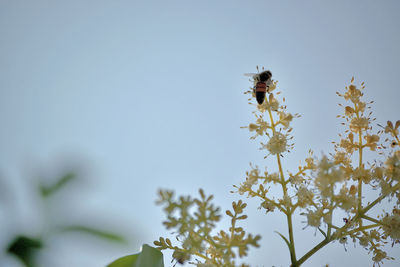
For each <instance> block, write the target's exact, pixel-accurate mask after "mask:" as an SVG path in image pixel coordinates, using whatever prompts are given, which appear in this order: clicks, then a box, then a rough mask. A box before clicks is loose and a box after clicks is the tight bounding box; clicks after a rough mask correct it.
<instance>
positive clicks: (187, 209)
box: [154, 78, 400, 267]
mask: <svg viewBox="0 0 400 267" xmlns="http://www.w3.org/2000/svg"><path fill="white" fill-rule="evenodd" d="M276 88H277V82H276V81H271V82H268V89H267V92H266V97H265V99H264V102H263V103H261V104H257V102H256V101H255V92H254V88H252V89H250V90H249V91H247V92H246V93H247V94H250V95H251V96H252V97H250V99H249V103H250V104H251V105H254V106H255V107H256V110H255V111H254V112H253V114H254V116H255V120H254V121H253V122H251V123H250V124H249V125H248V126H245V127H242V128H247V129H248V130H249V131H250V132H251V134H252V136H251V137H250V138H251V139H256V138H258V139H262V140H261V142H260V143H261V147H260V149H261V150H263V151H266V156H265V158H267V157H268V159H271V158H272V160H274V161H276V167H275V168H274V167H273V166H271V165H268V168H266V169H265V170H261V169H260V168H259V167H258V166H253V165H252V164H250V168H251V169H250V170H249V171H247V172H246V177H245V180H244V181H243V182H242V183H240V184H239V185H237V186H234V188H235V192H237V193H238V194H240V195H241V196H247V197H248V198H256V199H258V200H259V201H260V209H261V210H263V211H264V212H266V213H272V212H281V213H283V214H284V215H285V216H286V217H287V224H288V233H287V234H286V235H285V234H282V233H278V234H279V236H280V237H281V238H282V239H283V240H284V242H285V243H286V245H287V247H288V250H289V253H290V261H291V265H290V266H291V267H298V266H301V265H302V264H303V263H304V262H305V261H307V260H308V259H309V258H310V257H311V256H312V255H314V254H315V253H316V252H317V251H318V250H320V249H321V248H323V247H324V246H326V245H328V244H330V243H332V242H335V241H338V243H340V244H343V245H346V243H347V242H353V243H354V244H359V245H360V246H362V247H364V248H365V249H367V250H368V251H369V252H370V253H371V254H372V261H373V265H374V266H376V265H377V266H380V264H381V263H382V262H383V261H384V260H391V259H393V258H392V257H390V256H389V255H387V253H386V252H385V251H384V248H385V247H384V246H385V244H386V243H388V240H389V239H390V240H391V241H392V244H393V245H394V244H397V243H400V150H399V149H398V148H399V146H400V140H399V129H400V121H397V122H395V123H393V122H391V121H388V122H387V124H386V126H381V129H383V130H379V131H375V129H374V127H373V126H374V124H373V122H374V120H375V119H374V118H372V117H371V116H372V112H370V111H369V109H370V108H371V104H372V103H373V102H365V101H364V100H363V96H364V89H365V85H364V83H361V85H360V86H359V87H357V86H356V85H355V84H354V78H352V79H351V82H350V85H348V86H347V87H346V88H345V92H344V93H337V95H338V96H340V97H342V99H344V101H346V104H339V105H340V106H341V107H342V108H343V111H342V114H340V115H338V117H339V118H342V119H344V122H343V123H342V124H343V125H344V126H345V127H346V130H345V132H344V134H339V141H338V142H333V143H334V152H333V153H331V154H328V155H323V156H322V157H320V158H316V157H315V156H314V155H313V152H312V151H311V150H310V151H309V154H308V155H307V156H306V158H305V159H304V162H302V163H301V164H300V165H299V166H298V168H297V170H295V171H290V170H287V171H284V168H283V159H284V155H286V154H287V153H289V152H290V151H291V150H292V149H293V148H294V144H293V143H292V137H291V132H292V127H291V122H292V120H293V119H295V118H298V117H299V115H298V114H294V115H293V114H292V113H289V112H287V110H286V105H285V104H284V102H285V99H284V98H282V99H279V95H280V92H275V91H276ZM259 101H260V100H259ZM378 125H379V124H378ZM385 135H386V136H388V137H387V138H386V139H384V143H382V144H381V143H379V142H381V140H382V139H383V138H384V136H385ZM386 143H390V146H387V145H386ZM366 151H368V153H371V154H375V155H377V158H376V159H375V160H374V161H373V162H372V163H370V162H367V161H366V160H365V152H366ZM385 153H386V154H385ZM385 155H386V156H385ZM378 156H379V157H378ZM382 156H384V157H385V160H383V161H382V162H381V161H379V160H377V159H378V158H382ZM271 187H278V188H280V192H281V193H280V194H276V193H275V192H277V190H273V192H274V194H272V190H271ZM369 189H375V192H377V194H376V196H375V198H372V199H367V198H366V194H365V192H366V190H369ZM369 195H370V194H368V196H369ZM200 196H201V198H200V199H192V198H191V197H180V198H179V199H178V200H174V198H173V193H172V192H170V191H160V200H159V204H163V205H165V208H164V210H165V212H166V213H167V215H168V218H167V221H165V222H164V224H165V225H166V227H167V228H168V229H176V231H177V233H178V235H179V236H178V238H177V239H178V240H179V241H180V243H181V246H175V245H173V244H172V242H171V241H170V240H169V239H165V238H160V240H159V241H156V242H154V244H155V245H157V246H158V247H159V248H160V249H172V250H174V254H173V257H174V259H175V260H176V261H177V262H180V263H183V262H186V261H189V260H190V259H191V258H192V257H195V259H196V262H192V263H193V264H196V265H197V266H202V267H206V266H207V267H213V266H235V264H236V263H235V259H236V257H237V256H239V257H242V256H244V255H246V254H247V251H248V248H249V246H255V247H257V246H258V243H257V241H258V240H259V239H260V237H259V236H255V237H253V236H252V235H246V233H245V231H244V230H243V228H242V227H238V226H237V225H236V223H237V221H239V220H243V219H246V218H247V216H246V215H242V213H243V209H244V208H245V206H246V204H244V203H243V202H242V201H239V202H234V203H233V205H232V207H233V211H227V212H226V214H227V215H228V216H229V217H231V227H230V229H229V231H220V232H218V233H214V229H215V225H216V222H218V221H219V219H220V217H221V215H220V214H219V209H218V208H215V207H214V206H213V205H212V204H211V202H210V201H211V199H212V196H210V197H206V196H205V195H204V193H203V191H202V190H200ZM393 199H394V200H396V201H392V202H390V203H394V204H393V208H392V212H385V211H383V210H382V211H381V212H379V211H378V213H379V215H378V216H373V215H372V213H371V212H370V211H371V209H372V208H375V211H376V210H377V206H379V204H380V203H382V201H383V200H393ZM344 214H345V215H344ZM374 214H376V212H375V213H374ZM295 215H303V216H304V217H303V218H306V221H305V222H304V223H306V227H307V226H309V227H313V228H315V229H316V230H318V231H319V232H320V233H321V234H322V240H321V241H320V242H319V243H317V244H316V245H315V246H314V247H312V248H310V249H309V250H308V251H307V252H306V253H305V254H304V255H303V256H300V257H298V255H296V246H295V238H294V233H293V232H294V228H293V222H294V219H295V218H297V216H296V217H295ZM343 216H344V217H343ZM345 249H346V248H345ZM241 266H246V265H244V264H242V265H241Z"/></svg>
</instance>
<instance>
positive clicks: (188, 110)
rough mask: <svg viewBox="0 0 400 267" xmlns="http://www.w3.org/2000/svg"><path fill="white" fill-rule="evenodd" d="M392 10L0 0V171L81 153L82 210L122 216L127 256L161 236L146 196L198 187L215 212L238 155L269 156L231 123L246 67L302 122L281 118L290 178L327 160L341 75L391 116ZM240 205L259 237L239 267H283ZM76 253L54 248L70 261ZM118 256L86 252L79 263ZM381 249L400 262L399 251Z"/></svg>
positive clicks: (15, 171)
mask: <svg viewBox="0 0 400 267" xmlns="http://www.w3.org/2000/svg"><path fill="white" fill-rule="evenodd" d="M399 11H400V3H399V2H398V1H380V2H378V1H190V0H186V1H161V0H160V1H154V0H152V1H117V0H114V1H17V0H9V1H7V0H2V1H1V2H0V125H1V131H0V171H1V172H2V174H3V176H5V177H10V178H9V179H22V176H23V175H22V174H21V169H23V168H24V167H25V166H26V164H28V165H33V166H34V165H35V164H37V165H40V166H52V167H51V168H54V166H56V165H57V164H58V162H59V161H61V159H62V158H63V157H75V158H76V157H78V158H85V159H86V160H87V161H88V162H89V163H90V164H91V165H94V166H95V167H93V169H95V174H93V175H92V176H93V177H94V181H92V183H93V184H95V186H93V188H92V191H91V193H90V195H88V196H87V198H86V199H85V198H83V200H82V201H83V202H84V203H86V204H83V206H85V205H86V206H87V208H88V209H90V208H91V207H92V208H93V209H94V210H103V209H104V211H105V212H106V213H107V214H114V216H116V215H119V214H120V218H121V219H118V221H119V220H121V221H123V220H125V221H126V223H123V222H121V225H124V226H123V227H127V225H128V226H131V227H132V228H135V229H134V230H132V231H133V232H135V231H136V232H139V233H140V238H137V239H139V240H136V241H137V244H136V245H135V246H132V248H131V249H132V250H133V249H138V244H140V243H151V242H152V241H153V240H154V239H157V238H158V237H159V236H160V235H164V234H165V233H167V232H166V231H165V230H164V228H163V226H162V225H161V221H162V220H163V218H164V217H163V214H162V213H161V212H160V210H161V209H160V208H159V207H157V206H155V204H154V200H155V197H156V191H157V189H158V188H160V187H167V188H171V189H175V190H176V191H177V192H178V193H186V194H187V193H190V194H193V193H195V192H197V190H198V188H199V187H202V188H204V189H205V190H206V192H208V193H213V194H215V195H216V200H217V201H219V202H220V203H219V204H220V205H222V207H223V208H224V209H226V208H229V207H230V202H231V201H232V200H233V199H237V196H235V195H232V194H230V193H229V191H230V190H232V184H238V183H240V182H241V181H242V180H243V179H244V174H245V171H246V170H247V169H248V168H249V167H248V164H249V162H255V163H258V164H260V165H261V164H266V163H268V161H266V162H264V161H263V160H262V158H263V154H262V153H261V152H260V151H258V150H257V147H258V142H252V141H250V140H249V139H248V138H249V134H248V132H247V131H246V130H243V129H240V128H239V127H240V126H244V125H247V124H248V123H249V122H250V121H251V120H253V117H252V115H251V111H252V109H251V107H250V106H249V105H247V97H246V96H244V95H243V92H244V91H245V90H246V89H247V88H248V87H249V86H250V83H249V82H248V80H247V78H246V77H244V76H243V75H242V74H243V73H245V72H254V71H255V66H256V65H260V66H262V65H263V66H265V67H267V68H269V69H271V71H272V73H273V77H274V78H275V79H277V80H279V86H280V89H281V90H282V91H283V95H284V96H285V97H286V100H287V105H288V109H289V111H291V112H293V113H296V112H298V113H300V114H302V118H300V119H298V120H296V122H295V123H294V124H293V126H294V131H293V134H294V136H295V143H296V147H297V149H296V150H295V151H294V152H293V153H291V154H290V155H288V156H287V157H286V159H285V160H286V162H285V165H286V167H288V168H292V170H293V168H296V166H297V164H298V162H299V161H300V160H302V159H303V158H304V157H305V156H306V152H307V151H308V149H309V148H312V149H314V150H315V151H316V153H317V154H318V155H320V153H321V152H323V151H324V152H326V153H328V152H329V151H331V149H332V146H331V144H330V141H333V140H337V133H338V132H339V131H341V128H340V127H339V121H338V120H337V119H336V118H335V116H336V115H337V114H338V113H339V112H340V109H339V107H338V106H337V104H336V103H337V102H338V101H339V98H338V97H337V96H336V94H335V92H336V91H338V90H343V88H344V86H345V85H346V84H348V83H349V81H350V79H351V77H352V76H353V75H354V76H355V77H356V82H357V83H360V82H361V81H365V82H366V85H367V91H366V97H367V98H368V99H371V100H372V99H373V100H375V104H374V111H375V115H376V117H377V122H380V123H382V124H384V123H385V121H386V120H388V119H390V120H397V119H400V116H399V112H398V111H399V107H398V99H399V96H400V93H399V89H398V72H399V70H400V53H399V47H400V18H399ZM27 162H28V163H27ZM263 162H264V163H263ZM262 166H263V165H262ZM49 168H50V167H49ZM250 202H251V203H252V204H251V205H249V215H250V218H249V220H248V223H249V225H250V229H249V231H250V232H253V233H260V234H262V236H263V239H262V247H261V249H252V250H251V252H250V258H249V260H248V261H249V262H250V263H251V264H252V266H271V265H276V266H287V265H288V264H289V257H288V253H287V248H286V247H285V244H284V243H283V242H282V241H281V240H280V239H279V238H278V237H277V235H275V234H274V233H273V230H275V229H281V228H282V226H281V223H282V221H283V220H282V218H279V216H278V217H276V216H271V215H269V216H264V215H262V214H261V212H260V211H258V210H257V209H256V207H257V206H258V202H256V201H250ZM250 209H252V210H250ZM302 221H304V218H297V220H296V224H297V225H298V227H297V228H298V229H299V230H300V229H301V228H302V227H304V226H305V225H304V224H302V223H301V222H302ZM118 223H120V222H118ZM121 227H122V226H121ZM282 231H284V228H283V230H282ZM313 234H314V232H313V230H305V231H304V232H301V233H300V234H299V235H298V240H299V242H298V243H299V244H300V243H301V241H300V240H303V239H307V241H306V243H305V245H304V246H305V247H304V248H302V247H300V246H299V248H298V249H299V250H300V251H301V250H302V249H303V250H305V249H306V248H308V247H311V246H312V243H307V242H309V241H308V240H309V239H310V240H313V241H314V242H317V241H318V240H319V237H318V236H317V237H315V238H314V237H313ZM75 250H76V249H75ZM75 250H74V249H71V250H70V252H68V251H69V250H68V249H64V250H62V251H64V252H63V253H71V254H70V256H68V257H70V258H72V259H73V258H74V257H75V258H76V261H73V260H71V262H75V263H76V264H78V263H79V260H80V258H81V257H83V256H82V255H79V254H77V255H79V256H76V255H75V256H74V255H73V253H76V251H75ZM65 251H66V252H65ZM128 252H129V251H127V250H119V251H118V250H113V251H110V252H107V251H103V252H102V253H101V254H100V255H97V258H96V259H94V258H90V257H93V256H94V255H96V253H92V254H91V255H89V256H86V257H87V259H85V264H86V265H85V266H99V265H101V264H103V263H104V264H106V263H107V262H108V261H109V260H110V259H113V258H114V257H116V256H120V255H123V254H125V253H128ZM392 252H393V253H397V255H400V253H399V248H398V246H397V248H396V249H394V250H392ZM57 253H61V252H59V251H57V250H55V251H54V254H57ZM393 253H392V255H393ZM60 255H61V254H60ZM66 255H68V254H66ZM278 255H279V256H278ZM339 255H340V256H339ZM165 261H166V263H167V266H168V264H169V259H166V260H165ZM369 261H370V255H367V252H366V251H364V250H363V249H361V248H359V247H357V248H353V245H352V244H351V245H349V248H348V252H344V251H343V247H342V246H341V245H340V244H331V245H330V246H329V247H327V248H325V249H324V250H323V251H321V252H320V253H319V254H316V255H315V256H314V257H313V258H311V260H310V261H309V263H308V264H307V265H306V266H322V265H323V264H326V263H329V264H331V265H330V266H348V265H350V264H356V265H357V266H367V265H368V264H369ZM88 262H90V264H93V265H87V264H88ZM399 264H400V261H399V260H398V261H396V262H392V263H391V264H389V263H388V264H387V265H385V266H397V265H399ZM64 266H70V265H60V267H64Z"/></svg>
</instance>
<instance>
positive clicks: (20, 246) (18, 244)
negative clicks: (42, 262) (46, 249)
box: [7, 236, 43, 267]
mask: <svg viewBox="0 0 400 267" xmlns="http://www.w3.org/2000/svg"><path fill="white" fill-rule="evenodd" d="M42 247H43V244H42V242H41V241H40V240H39V239H33V238H30V237H26V236H18V237H16V238H15V239H14V241H13V242H11V244H10V245H9V246H8V248H7V252H8V253H10V254H13V255H15V256H16V257H17V258H19V259H20V260H21V261H22V262H23V263H25V265H26V266H30V267H32V266H34V262H33V256H34V254H35V253H36V252H37V250H39V249H41V248H42Z"/></svg>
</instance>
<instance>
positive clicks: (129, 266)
mask: <svg viewBox="0 0 400 267" xmlns="http://www.w3.org/2000/svg"><path fill="white" fill-rule="evenodd" d="M107 267H164V260H163V254H162V253H161V251H159V250H158V249H156V248H153V247H150V246H149V245H146V244H144V245H143V246H142V251H141V252H140V253H138V254H134V255H129V256H125V257H122V258H119V259H117V260H115V261H113V262H112V263H110V264H109V265H107Z"/></svg>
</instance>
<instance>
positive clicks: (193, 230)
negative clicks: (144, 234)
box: [154, 189, 261, 267]
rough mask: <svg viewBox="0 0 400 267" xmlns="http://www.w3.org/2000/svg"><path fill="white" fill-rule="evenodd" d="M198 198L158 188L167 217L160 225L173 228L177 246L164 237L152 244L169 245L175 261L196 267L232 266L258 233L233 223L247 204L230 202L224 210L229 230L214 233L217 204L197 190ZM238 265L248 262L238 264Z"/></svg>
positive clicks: (158, 245)
mask: <svg viewBox="0 0 400 267" xmlns="http://www.w3.org/2000/svg"><path fill="white" fill-rule="evenodd" d="M199 193H200V198H199V199H196V198H195V199H192V198H191V197H190V196H186V197H183V196H181V197H179V199H178V200H175V199H174V193H173V192H172V191H163V190H161V191H160V192H159V197H160V199H159V200H158V201H157V203H158V204H160V205H164V206H165V207H164V211H165V212H166V213H167V220H166V221H165V222H164V225H165V226H166V227H167V229H176V231H177V233H178V236H177V240H178V241H179V242H180V246H175V245H173V244H172V242H171V240H170V239H168V238H163V237H160V239H159V240H158V241H154V244H155V245H156V246H157V247H158V248H159V249H161V250H162V249H172V250H173V251H174V252H173V255H172V256H173V258H174V259H175V261H176V262H178V263H184V262H187V261H189V260H191V258H192V257H194V258H195V260H196V261H195V262H190V263H192V264H194V265H197V266H198V267H217V266H223V267H234V266H236V263H235V261H236V258H237V256H238V257H240V258H241V257H243V256H246V255H247V252H248V249H249V246H254V247H258V246H259V245H258V241H259V240H260V238H261V237H260V236H258V235H257V236H254V237H253V236H252V235H251V234H246V232H245V231H244V230H243V228H242V227H239V226H237V223H238V221H241V220H245V219H246V218H247V215H244V214H243V211H244V208H245V207H246V205H247V204H245V203H243V202H242V201H240V200H239V201H238V202H233V203H232V208H233V210H232V211H230V210H227V211H226V215H228V216H229V217H231V227H230V228H229V231H223V230H221V231H219V232H218V233H215V234H214V230H215V227H216V222H218V221H219V220H220V218H221V215H220V214H219V208H216V207H214V205H213V204H212V203H211V200H212V199H213V196H212V195H210V196H208V197H207V196H206V195H205V194H204V192H203V190H201V189H200V190H199ZM240 266H241V267H246V266H248V265H246V264H241V265H240Z"/></svg>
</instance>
